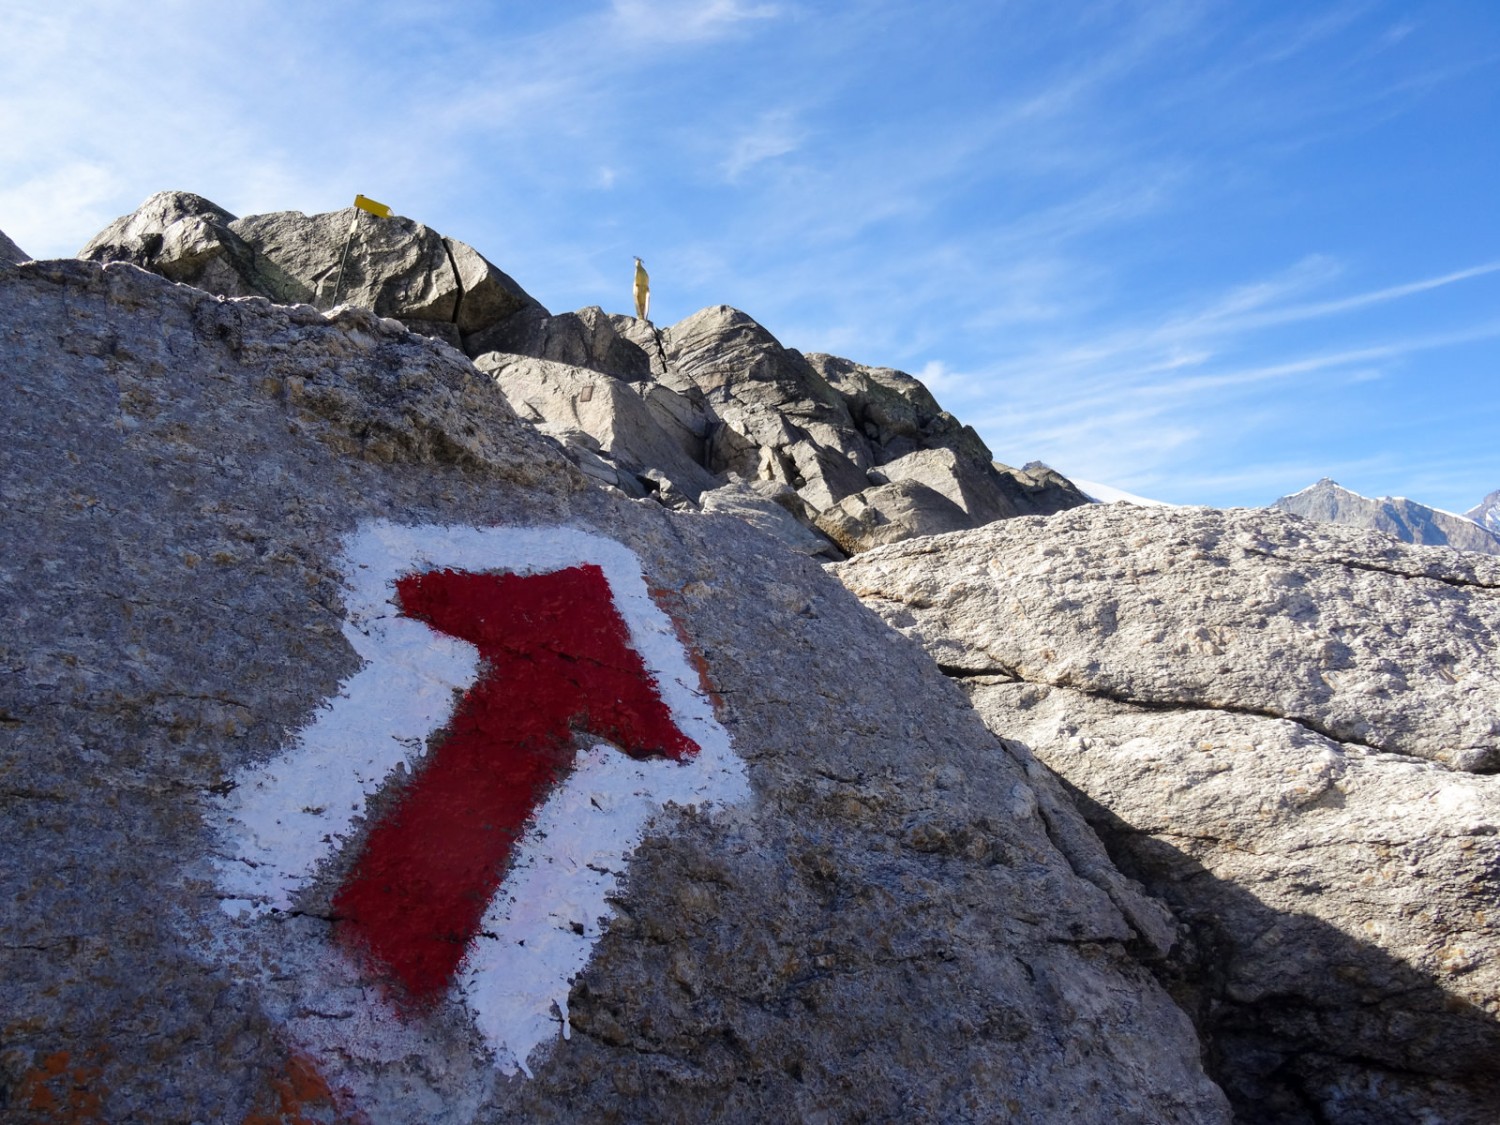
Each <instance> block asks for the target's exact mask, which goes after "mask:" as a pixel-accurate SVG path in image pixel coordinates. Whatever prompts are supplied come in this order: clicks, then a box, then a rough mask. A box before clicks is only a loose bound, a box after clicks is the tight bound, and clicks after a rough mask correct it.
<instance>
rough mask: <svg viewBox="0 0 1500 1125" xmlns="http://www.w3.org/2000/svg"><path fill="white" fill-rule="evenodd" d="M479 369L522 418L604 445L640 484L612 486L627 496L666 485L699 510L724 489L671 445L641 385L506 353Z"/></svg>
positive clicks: (482, 360) (490, 355)
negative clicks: (709, 495)
mask: <svg viewBox="0 0 1500 1125" xmlns="http://www.w3.org/2000/svg"><path fill="white" fill-rule="evenodd" d="M475 366H477V367H478V368H479V369H480V370H481V371H483V372H485V373H486V374H488V375H490V376H492V377H493V378H494V380H495V382H496V384H497V385H498V386H499V388H500V391H501V393H503V394H504V395H505V398H506V401H508V402H509V403H510V405H511V408H512V409H513V410H515V411H516V413H517V414H519V415H520V416H521V417H522V418H525V419H526V420H527V421H531V422H540V423H544V424H546V425H549V426H554V427H562V428H565V429H571V430H576V431H581V432H582V433H585V434H587V435H588V436H589V437H590V438H592V439H593V440H594V441H595V442H597V449H598V450H599V451H600V452H607V454H608V458H609V460H610V461H611V462H612V463H613V465H614V466H615V467H616V473H617V475H618V474H619V473H622V472H623V473H628V474H631V475H633V476H634V477H635V478H636V479H635V481H632V482H627V481H623V480H616V481H608V482H606V483H610V484H614V485H615V487H618V488H621V490H622V491H625V492H627V493H630V494H633V495H637V496H642V495H645V494H646V491H647V490H648V489H649V490H650V491H655V490H656V489H657V488H658V487H659V486H660V482H661V481H667V482H670V484H671V486H672V488H674V489H675V490H676V491H677V492H678V493H680V494H681V495H683V496H686V497H687V498H688V499H689V500H690V501H692V502H693V503H696V502H697V501H698V498H699V496H700V495H701V494H702V493H703V491H704V490H705V489H710V488H714V487H715V486H716V485H717V483H718V482H717V481H715V480H714V478H713V477H712V476H711V475H710V474H709V473H708V471H707V470H706V469H704V468H703V467H702V466H700V465H699V464H697V462H695V461H693V460H692V459H691V458H690V457H689V456H688V455H687V453H686V452H685V451H684V450H683V449H682V447H681V445H680V444H679V443H678V442H676V441H674V440H672V437H671V436H670V435H669V434H668V433H667V432H666V431H665V430H664V429H663V428H662V427H661V426H660V425H659V424H658V423H657V421H656V416H655V415H654V414H653V413H652V411H651V408H650V406H649V405H648V403H647V402H646V401H645V400H644V399H642V398H641V396H640V394H639V393H637V391H636V389H635V386H634V385H632V384H630V383H627V382H626V381H625V380H623V379H616V378H614V377H613V376H611V375H605V374H603V373H602V372H600V371H597V370H589V369H587V368H583V367H574V366H570V365H568V364H566V363H554V362H552V361H549V360H544V359H532V358H530V357H529V356H521V355H511V354H508V353H506V352H486V353H485V354H484V355H482V356H480V357H479V358H478V359H477V360H476V361H475ZM648 473H649V474H651V475H649V476H648V475H647V474H648Z"/></svg>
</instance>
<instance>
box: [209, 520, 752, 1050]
mask: <svg viewBox="0 0 1500 1125" xmlns="http://www.w3.org/2000/svg"><path fill="white" fill-rule="evenodd" d="M583 564H593V565H595V566H598V567H599V568H600V569H601V570H602V571H603V572H604V575H605V578H606V579H607V580H608V582H609V586H610V590H611V593H612V594H613V597H614V602H615V607H616V608H617V609H618V610H619V613H620V616H621V617H622V618H623V619H624V621H625V624H626V627H627V629H628V630H629V634H630V643H631V646H632V647H633V648H634V649H635V650H636V652H637V653H638V654H639V655H640V657H641V659H642V661H643V663H644V664H645V666H646V669H647V671H648V672H649V673H650V674H651V676H652V677H653V678H654V679H655V680H656V683H657V687H658V691H659V693H660V696H661V699H662V701H663V702H664V703H665V704H666V705H667V707H668V709H669V711H670V712H671V715H672V718H673V720H674V721H675V722H676V723H677V726H678V728H679V729H680V730H681V731H682V732H683V733H684V734H685V735H687V736H688V737H689V738H691V739H692V740H693V741H694V742H696V743H697V744H698V746H699V753H698V754H697V755H696V756H694V757H693V758H692V759H689V760H688V761H686V762H673V761H669V760H664V759H650V760H646V761H636V760H635V759H632V758H629V757H627V756H626V755H624V754H621V753H618V752H617V751H615V750H613V749H611V748H609V747H607V746H604V745H600V746H597V747H595V748H594V749H593V750H591V751H589V752H586V753H582V754H580V755H579V760H578V763H577V765H576V767H575V769H574V770H573V772H572V773H571V774H570V775H569V776H568V777H567V778H566V780H565V781H564V782H563V784H561V785H559V786H558V787H557V788H556V789H555V790H554V791H553V792H552V794H551V795H550V797H549V798H548V800H547V801H546V802H545V803H544V804H543V806H542V807H541V808H540V809H539V810H538V812H537V814H536V816H535V818H534V820H533V823H532V824H531V825H530V826H529V827H528V829H527V831H526V832H525V834H524V835H523V837H522V839H521V841H520V842H519V844H518V845H517V848H516V851H515V853H514V856H513V859H512V864H511V868H510V871H509V873H508V874H507V876H506V879H505V882H504V883H503V884H502V885H501V887H500V890H499V892H498V893H497V894H496V895H495V897H494V899H493V900H492V901H491V903H490V906H489V909H488V910H487V911H486V913H485V916H484V921H483V924H482V929H483V931H484V932H485V934H486V935H494V936H493V937H491V936H484V937H481V938H478V939H476V940H475V942H474V943H473V944H472V945H471V947H470V949H469V952H468V955H467V956H466V958H465V960H464V962H463V965H462V966H461V968H460V970H459V973H458V976H457V979H456V980H455V983H454V985H453V987H452V989H451V991H450V998H451V999H452V1000H455V1001H457V1002H459V1003H462V1004H463V1005H465V1006H466V1007H467V1008H468V1009H469V1011H470V1012H471V1013H472V1016H473V1020H474V1024H475V1027H476V1028H477V1029H478V1031H479V1033H480V1034H481V1036H482V1037H483V1039H484V1041H485V1042H486V1043H487V1044H488V1045H489V1047H490V1049H491V1050H492V1051H493V1052H494V1061H495V1065H496V1066H497V1067H499V1068H500V1069H501V1070H502V1071H504V1072H506V1073H514V1072H515V1071H516V1070H518V1069H519V1070H522V1071H525V1072H526V1073H527V1074H529V1073H530V1071H529V1070H528V1069H527V1066H526V1060H527V1058H528V1056H529V1055H530V1054H531V1052H532V1051H533V1050H535V1049H536V1048H537V1047H538V1046H539V1045H540V1044H542V1043H543V1042H545V1041H547V1040H549V1039H553V1040H555V1038H556V1036H557V1035H558V1034H559V1032H561V1033H562V1034H563V1035H566V1034H567V996H568V991H569V987H570V985H571V983H572V981H573V979H574V978H575V977H576V976H577V974H578V973H579V972H580V971H582V969H583V967H584V966H585V965H586V964H587V963H588V959H589V957H590V956H591V954H592V952H593V948H594V945H595V943H596V942H597V941H598V938H599V936H600V934H601V933H602V932H603V926H604V923H605V921H606V920H607V919H608V917H609V916H610V914H611V913H612V911H611V908H610V906H609V902H608V899H609V897H610V896H611V895H612V894H613V893H614V892H615V891H616V889H617V887H618V885H619V881H620V878H621V876H622V875H623V874H624V870H625V865H626V863H627V862H628V860H629V856H630V854H631V852H632V851H634V849H635V847H636V846H637V845H638V844H639V843H640V840H641V838H642V836H643V834H644V833H645V830H646V827H647V825H648V823H649V821H650V820H651V818H652V816H654V815H655V814H656V812H657V811H659V810H660V809H662V808H663V807H665V806H666V805H668V804H677V805H683V806H692V805H702V804H710V803H712V804H720V805H726V804H734V803H737V802H739V801H742V800H744V799H745V798H746V797H747V796H748V794H749V784H748V779H747V777H746V772H745V766H744V763H743V762H742V761H741V760H740V759H739V758H738V757H737V756H736V755H735V753H734V751H733V748H732V746H731V745H730V740H729V734H728V732H727V731H725V730H724V728H723V727H722V726H721V725H720V724H719V722H718V720H717V719H716V718H715V717H714V713H713V706H712V703H711V701H710V700H709V699H708V698H707V697H706V696H705V694H704V692H703V689H702V686H701V684H700V681H699V677H698V673H697V672H696V671H695V670H694V668H693V666H692V664H691V662H690V661H689V659H688V657H687V654H686V653H685V652H684V650H683V646H682V643H681V641H680V640H679V639H678V636H677V632H676V629H675V627H674V625H673V623H672V621H671V619H670V618H669V617H668V616H667V614H666V613H665V612H663V611H662V609H661V608H660V607H659V606H657V604H656V603H655V601H653V600H652V598H651V594H650V591H649V589H648V588H647V585H646V581H645V577H644V575H643V573H642V569H641V564H640V560H639V559H638V558H637V557H636V555H635V553H634V552H633V551H631V550H630V549H629V548H627V547H625V546H624V545H623V544H620V543H618V542H616V541H614V540H612V539H608V538H606V537H604V536H602V535H598V534H595V533H592V532H587V531H581V530H578V529H574V528H561V527H557V528H476V527H444V526H440V525H422V526H408V525H399V524H395V523H392V522H390V521H388V520H378V521H374V522H371V523H368V524H365V525H363V526H362V527H360V528H359V529H358V530H357V531H356V532H354V533H353V534H352V535H350V536H349V537H348V539H347V540H346V542H345V547H344V551H343V553H342V556H341V559H340V565H341V567H342V569H343V572H344V577H345V583H346V586H347V593H346V596H345V607H346V619H345V623H344V636H345V637H346V638H347V639H348V641H349V643H350V644H351V645H352V646H353V647H354V649H355V651H356V652H357V653H358V654H359V655H360V657H361V658H363V660H364V661H365V664H364V666H363V667H362V668H361V669H360V670H359V671H358V672H356V673H355V674H354V675H353V676H351V677H350V678H349V679H348V680H347V681H346V682H345V683H344V684H343V686H342V687H341V689H340V691H339V693H338V695H337V696H335V697H334V698H333V699H332V700H331V701H329V703H328V704H327V705H326V706H325V707H324V708H323V709H322V710H320V711H319V712H318V714H317V715H316V717H315V718H314V719H313V721H312V722H311V723H309V724H308V725H307V726H306V727H304V728H303V729H302V730H301V731H300V732H299V733H298V734H297V736H296V738H295V740H294V742H293V745H292V746H291V747H290V748H289V749H288V750H287V751H286V752H284V753H283V754H281V755H279V756H278V757H277V758H275V759H273V760H272V761H270V762H267V763H265V764H264V765H261V766H256V767H251V768H248V769H246V770H243V771H241V772H240V773H239V774H238V775H237V776H236V777H235V779H234V780H235V782H236V787H235V788H234V789H233V790H232V791H231V792H230V793H229V794H227V795H226V796H225V797H223V798H221V799H220V800H219V802H218V807H217V809H216V815H215V817H214V820H215V827H216V828H217V831H218V836H219V844H220V848H219V851H218V853H217V854H216V855H215V857H214V867H215V872H216V877H217V881H218V884H219V887H220V890H221V891H222V892H223V894H224V896H225V897H224V898H223V900H222V905H223V908H224V910H225V912H226V913H227V914H229V915H230V917H232V918H234V919H236V920H237V921H239V922H240V923H241V924H247V925H254V924H255V923H256V922H257V920H258V919H263V918H265V917H266V916H268V915H271V914H274V913H276V912H279V911H286V910H289V909H290V908H291V906H292V902H293V899H294V897H295V896H296V895H297V894H298V893H299V892H300V891H301V890H302V889H303V888H304V887H305V886H307V884H308V883H309V882H310V881H311V880H312V879H313V878H314V877H315V875H316V874H317V871H318V869H319V867H320V866H321V865H322V864H323V863H324V861H326V860H327V859H328V858H329V857H330V856H331V855H333V854H334V853H335V852H336V851H337V850H338V849H340V848H342V847H344V846H345V845H346V844H347V843H348V841H349V840H350V839H351V838H352V837H353V836H354V835H355V834H356V833H357V831H358V829H359V825H360V821H361V819H362V817H363V814H364V811H365V807H366V803H367V801H368V800H369V798H370V797H371V796H372V795H373V794H374V793H375V792H376V791H377V790H379V789H380V787H381V786H382V785H383V784H384V782H385V780H386V778H387V777H388V776H389V775H390V773H391V772H392V771H394V770H395V769H397V768H401V767H404V768H407V769H411V768H413V767H414V766H415V765H416V764H417V762H418V761H419V760H420V759H421V758H422V756H423V755H424V754H425V753H426V739H427V736H428V735H429V734H430V733H431V732H432V731H434V730H436V729H438V728H439V727H441V726H443V725H444V724H445V723H446V722H447V721H448V719H449V717H450V716H451V714H452V711H453V708H454V705H455V703H456V701H457V699H458V698H459V696H460V695H461V694H462V692H463V691H464V690H465V689H467V688H468V686H469V685H470V684H471V683H472V682H473V681H474V680H475V679H476V678H477V676H478V671H479V657H478V650H477V649H476V648H475V647H474V646H473V645H470V644H468V643H466V642H464V641H460V640H458V639H457V638H454V637H451V636H447V635H445V634H440V633H437V632H436V631H435V630H433V629H431V628H430V627H429V626H427V625H426V624H424V623H422V622H420V621H416V620H413V619H411V618H407V617H403V616H400V614H399V612H398V610H397V608H396V605H395V603H394V597H395V583H396V581H397V579H399V578H400V577H402V576H403V575H406V574H411V573H414V572H421V571H427V570H436V569H445V568H448V569H454V570H467V571H473V572H504V573H512V574H522V575H525V574H545V573H549V572H551V571H555V570H562V569H566V568H568V567H573V566H578V565H583ZM330 953H331V954H334V955H336V951H333V950H330ZM375 1007H378V1008H379V1012H380V1016H381V1018H384V1019H389V1018H393V1017H392V1015H391V1013H390V1010H389V1009H388V1008H387V1007H385V1006H384V1005H376V1006H375Z"/></svg>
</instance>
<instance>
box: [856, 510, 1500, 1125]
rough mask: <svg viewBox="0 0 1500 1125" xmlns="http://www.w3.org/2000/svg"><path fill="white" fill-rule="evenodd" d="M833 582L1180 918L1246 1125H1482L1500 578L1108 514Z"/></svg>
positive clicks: (944, 550) (1497, 896) (1253, 524)
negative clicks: (934, 669) (1046, 769)
mask: <svg viewBox="0 0 1500 1125" xmlns="http://www.w3.org/2000/svg"><path fill="white" fill-rule="evenodd" d="M834 569H835V571H836V572H837V573H838V574H839V576H840V577H841V578H842V579H843V581H844V582H845V583H846V584H847V585H848V586H849V587H850V588H851V589H852V590H854V591H855V592H856V593H858V594H859V595H860V596H861V597H862V598H863V599H864V600H865V602H866V604H868V605H870V606H871V607H872V608H873V609H875V610H876V611H877V612H879V613H880V614H881V615H882V616H883V617H884V618H885V619H886V620H887V621H888V622H889V623H891V624H892V625H893V626H895V627H896V628H898V629H899V630H901V631H902V632H904V633H906V634H907V635H908V636H911V637H913V638H914V639H917V640H920V641H921V642H922V643H923V644H924V645H925V646H926V648H927V649H928V651H929V652H930V653H931V654H932V655H933V656H934V658H935V659H936V660H937V661H938V662H939V663H940V664H941V665H942V666H943V667H944V668H945V669H946V670H947V671H948V672H949V674H950V675H952V676H954V677H957V678H958V679H959V680H960V681H961V682H962V683H963V684H964V685H965V687H966V688H967V689H968V690H969V693H970V696H971V698H972V699H973V700H974V702H975V704H976V706H977V707H978V709H979V710H980V713H981V714H982V715H984V717H985V721H986V722H987V723H988V724H989V726H990V727H991V729H992V730H994V731H995V732H996V733H997V734H1000V735H1002V736H1004V737H1006V738H1008V739H1012V740H1015V742H1016V743H1019V744H1024V745H1025V746H1027V747H1029V748H1030V749H1031V750H1032V751H1033V752H1034V753H1035V754H1036V755H1037V756H1038V758H1040V759H1041V760H1042V761H1043V762H1045V763H1046V764H1047V765H1048V766H1050V767H1051V768H1052V769H1054V770H1056V771H1057V772H1058V774H1059V775H1060V776H1061V777H1062V778H1063V780H1064V781H1065V783H1066V784H1067V785H1068V786H1069V787H1070V789H1071V790H1072V791H1073V792H1074V794H1075V795H1076V797H1077V799H1078V801H1079V804H1080V807H1081V808H1082V809H1083V811H1084V812H1085V815H1086V816H1087V817H1088V819H1089V820H1090V822H1091V823H1092V824H1093V825H1094V827H1095V828H1096V829H1097V830H1098V831H1099V832H1100V834H1101V836H1102V837H1103V838H1104V840H1105V842H1106V844H1107V845H1108V847H1109V849H1110V854H1111V855H1112V857H1113V858H1114V859H1115V861H1116V862H1117V863H1118V864H1119V865H1120V867H1121V868H1122V869H1123V870H1124V871H1125V872H1127V873H1128V874H1130V875H1131V876H1133V877H1135V878H1137V879H1139V880H1141V881H1142V882H1143V883H1144V884H1145V886H1146V887H1147V889H1148V890H1150V891H1152V892H1153V893H1155V894H1157V895H1159V896H1161V898H1162V899H1164V900H1165V901H1166V902H1167V903H1168V904H1169V905H1170V906H1171V907H1172V909H1173V911H1174V912H1175V914H1176V915H1177V917H1178V918H1179V919H1180V921H1181V922H1182V924H1183V926H1184V935H1183V941H1182V943H1181V945H1180V946H1179V948H1178V949H1177V950H1176V951H1175V952H1174V954H1173V955H1172V957H1171V958H1170V959H1169V960H1168V961H1167V962H1165V963H1163V964H1160V965H1158V971H1159V972H1160V973H1161V975H1162V979H1163V980H1164V982H1166V983H1167V984H1168V986H1169V987H1170V988H1171V989H1172V991H1173V993H1174V995H1175V996H1176V997H1177V998H1178V1000H1179V1001H1180V1002H1181V1003H1182V1004H1183V1006H1184V1007H1185V1008H1186V1009H1187V1010H1188V1011H1189V1012H1190V1013H1191V1014H1192V1015H1193V1017H1194V1019H1195V1022H1196V1023H1197V1025H1198V1027H1199V1029H1200V1032H1201V1033H1202V1035H1203V1036H1204V1039H1205V1042H1206V1043H1207V1045H1208V1050H1209V1059H1210V1069H1211V1073H1213V1074H1214V1075H1215V1077H1216V1078H1217V1079H1218V1080H1219V1081H1220V1083H1221V1084H1222V1085H1223V1086H1224V1087H1225V1089H1226V1091H1227V1092H1228V1093H1229V1094H1230V1097H1231V1100H1232V1101H1233V1102H1234V1103H1235V1105H1236V1108H1237V1113H1238V1114H1239V1115H1240V1117H1241V1118H1242V1119H1244V1120H1253V1121H1278V1122H1281V1121H1285V1122H1325V1121H1326V1122H1361V1123H1363V1122H1405V1121H1418V1120H1433V1121H1445V1122H1472V1123H1475V1125H1478V1123H1480V1122H1487V1121H1492V1120H1493V1119H1494V1110H1495V1106H1496V1105H1500V1072H1497V1071H1496V1070H1495V1067H1494V1059H1495V1058H1496V1057H1497V1051H1500V967H1497V966H1500V847H1497V834H1500V776H1497V775H1495V774H1493V773H1483V774H1481V773H1474V772H1467V770H1466V769H1464V768H1462V767H1467V768H1468V769H1470V770H1486V771H1490V770H1493V769H1494V768H1495V767H1496V764H1497V761H1500V759H1497V747H1500V668H1497V665H1496V659H1495V653H1496V651H1497V647H1500V644H1497V642H1500V564H1497V563H1496V562H1494V561H1492V560H1490V559H1488V558H1485V557H1483V556H1479V555H1473V554H1467V553H1460V552H1456V551H1452V550H1449V549H1444V548H1416V547H1408V546H1404V545H1401V544H1398V543H1395V542H1393V541H1392V540H1390V539H1389V538H1387V537H1383V536H1380V535H1377V534H1375V533H1372V532H1363V531H1356V530H1352V529H1346V528H1339V527H1334V526H1329V525H1319V524H1313V523H1308V522H1306V521H1301V520H1298V519H1295V518H1293V517H1290V516H1286V515H1282V514H1279V513H1275V512H1271V511H1266V510H1260V511H1229V512H1220V511H1211V510H1207V509H1165V508H1158V509H1142V508H1132V507H1128V506H1124V505H1114V506H1110V507H1102V506H1100V507H1094V508H1091V509H1080V510H1078V511H1073V512H1066V513H1063V514H1061V515H1058V516H1054V517H1052V518H1050V519H1048V520H1046V521H1042V520H1012V521H1007V522H1004V523H998V524H992V525H990V526H989V527H986V528H984V529H981V530H978V531H967V532H961V533H957V534H954V535H949V536H944V537H942V538H937V539H929V540H917V541H912V542H909V543H902V544H898V545H896V546H893V547H886V548H882V549H880V550H877V551H873V552H871V553H869V554H866V555H862V556H860V557H859V558H857V559H852V560H850V561H849V562H846V563H842V564H839V565H838V566H837V567H835V568H834Z"/></svg>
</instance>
